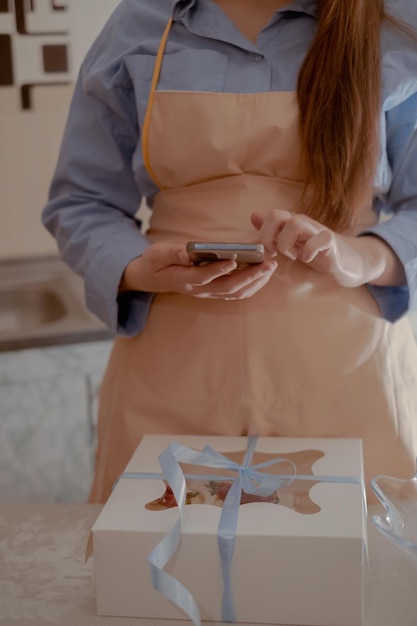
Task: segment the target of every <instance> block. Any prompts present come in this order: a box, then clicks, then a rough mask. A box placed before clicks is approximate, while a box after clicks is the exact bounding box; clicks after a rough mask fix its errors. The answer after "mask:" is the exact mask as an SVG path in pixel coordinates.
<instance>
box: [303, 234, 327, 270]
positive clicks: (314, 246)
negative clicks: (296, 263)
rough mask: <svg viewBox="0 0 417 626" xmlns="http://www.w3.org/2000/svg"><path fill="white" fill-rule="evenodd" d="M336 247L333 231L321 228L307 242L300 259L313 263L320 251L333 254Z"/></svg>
mask: <svg viewBox="0 0 417 626" xmlns="http://www.w3.org/2000/svg"><path fill="white" fill-rule="evenodd" d="M334 247H335V241H334V236H333V233H332V232H331V231H330V230H327V229H326V230H321V231H320V232H318V233H317V235H313V236H312V237H311V238H310V239H309V240H308V241H306V242H305V244H304V249H303V251H302V255H301V258H300V260H301V261H303V262H304V263H311V262H312V261H314V259H315V258H316V257H317V255H318V254H320V253H324V254H326V255H329V254H331V253H332V251H334Z"/></svg>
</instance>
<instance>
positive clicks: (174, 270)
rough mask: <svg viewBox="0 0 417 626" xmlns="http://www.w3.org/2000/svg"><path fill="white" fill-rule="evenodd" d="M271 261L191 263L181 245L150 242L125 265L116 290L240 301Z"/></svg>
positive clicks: (262, 280)
mask: <svg viewBox="0 0 417 626" xmlns="http://www.w3.org/2000/svg"><path fill="white" fill-rule="evenodd" d="M276 267H277V262H276V261H275V260H273V259H272V260H268V261H265V262H264V263H260V264H256V265H251V266H248V267H245V268H243V269H240V268H239V270H238V271H234V270H236V268H237V264H236V261H233V260H224V261H215V262H213V263H206V264H204V265H193V263H192V261H191V259H190V257H189V255H188V253H187V251H186V248H185V245H184V244H173V243H166V242H158V243H154V244H151V245H150V246H149V247H148V248H147V249H146V250H145V252H144V253H143V255H142V256H140V257H136V258H135V259H133V260H132V261H131V262H130V263H129V264H128V265H127V267H126V269H125V271H124V274H123V276H122V280H121V283H120V291H146V292H150V293H167V292H175V293H182V294H188V295H192V296H196V297H199V298H217V299H223V300H224V299H226V298H227V299H228V300H241V299H244V298H249V297H250V296H252V295H253V294H254V293H256V292H257V291H258V290H259V289H261V288H262V287H263V286H264V285H265V284H266V283H267V282H268V281H269V279H270V278H271V276H272V274H273V273H274V271H275V269H276Z"/></svg>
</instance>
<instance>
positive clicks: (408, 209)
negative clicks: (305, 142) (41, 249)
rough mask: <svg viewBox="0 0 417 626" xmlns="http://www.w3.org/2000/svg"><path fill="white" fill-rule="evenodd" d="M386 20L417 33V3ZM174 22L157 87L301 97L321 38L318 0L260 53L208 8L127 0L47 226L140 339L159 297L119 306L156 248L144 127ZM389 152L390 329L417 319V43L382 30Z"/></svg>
mask: <svg viewBox="0 0 417 626" xmlns="http://www.w3.org/2000/svg"><path fill="white" fill-rule="evenodd" d="M386 6H387V10H388V11H389V12H391V13H392V14H394V15H396V16H398V17H400V18H402V19H403V20H404V21H405V22H406V23H408V24H411V25H415V26H417V9H416V8H415V6H416V5H415V2H414V0H387V3H386ZM172 13H173V15H174V23H173V26H172V29H171V32H170V36H169V40H168V43H167V47H166V52H165V56H164V62H163V67H162V71H161V76H160V81H159V86H158V89H162V90H166V89H175V90H191V91H192V90H195V91H222V92H229V93H230V92H232V93H254V92H265V91H295V90H296V85H297V74H298V71H299V68H300V65H301V63H302V61H303V58H304V56H305V53H306V51H307V49H308V47H309V45H310V44H311V41H312V38H313V36H314V33H315V29H316V24H317V20H316V5H315V2H314V0H295V1H294V2H292V3H291V4H289V5H286V6H285V8H283V9H281V10H278V11H277V12H276V13H275V14H274V16H273V18H272V19H271V21H270V23H269V24H268V25H267V26H266V27H265V28H264V29H263V30H262V31H261V33H260V35H259V39H258V41H257V43H256V45H255V44H252V43H250V42H249V41H248V40H247V39H246V38H245V37H244V36H243V35H242V34H241V33H240V32H239V30H238V29H237V28H236V27H235V26H234V25H233V23H232V22H231V21H230V20H229V19H228V18H227V17H226V15H225V14H224V13H223V12H222V10H221V9H220V8H219V7H218V6H217V5H216V4H215V3H213V2H211V1H210V0H182V1H181V0H123V1H122V2H121V3H120V5H119V6H118V7H117V9H116V10H115V11H114V13H113V15H112V16H111V17H110V19H109V20H108V22H107V24H106V25H105V27H104V29H103V30H102V32H101V34H100V35H99V36H98V38H97V40H96V41H95V42H94V44H93V45H92V47H91V49H90V50H89V52H88V54H87V55H86V58H85V60H84V62H83V64H82V67H81V70H80V75H79V77H78V81H77V84H76V87H75V90H74V95H73V100H72V104H71V107H70V112H69V116H68V121H67V125H66V129H65V133H64V137H63V141H62V146H61V151H60V155H59V159H58V163H57V167H56V171H55V174H54V177H53V180H52V183H51V188H50V196H49V200H48V204H47V205H46V207H45V208H44V211H43V215H42V220H43V223H44V224H45V226H46V228H47V229H48V230H49V231H50V232H51V233H52V234H53V235H54V237H56V239H57V242H58V246H59V249H60V252H61V255H62V257H63V259H64V260H65V261H66V262H67V263H68V264H69V266H70V267H71V268H72V269H73V270H74V271H75V272H77V273H79V274H81V275H82V276H83V277H84V279H85V291H86V302H87V306H88V307H89V308H90V310H91V311H92V312H93V313H95V314H96V315H97V316H98V317H99V318H101V319H102V320H103V321H104V322H105V323H106V324H107V325H108V326H109V327H110V328H111V329H112V330H113V331H115V332H118V333H120V334H125V335H133V334H136V333H138V332H140V331H141V330H142V328H143V327H144V324H145V322H146V318H147V315H148V311H149V306H150V302H151V300H152V294H149V293H140V292H139V293H129V294H123V295H121V296H118V285H119V283H120V279H121V276H122V273H123V271H124V268H125V267H126V265H127V264H128V263H129V262H130V261H131V260H132V259H133V258H135V257H137V256H138V255H140V254H142V253H143V251H144V249H145V248H146V246H148V245H149V242H148V241H147V239H146V237H145V236H144V235H143V234H142V233H141V231H140V224H139V223H138V220H137V218H136V214H137V211H138V207H139V205H140V202H141V199H142V198H143V197H146V198H147V200H148V203H149V204H150V205H152V197H153V195H154V194H155V193H156V191H157V189H156V187H155V185H154V183H153V182H152V180H151V179H150V177H149V175H148V173H147V171H146V169H145V167H144V163H143V157H142V151H141V128H142V125H143V121H144V116H145V111H146V106H147V100H148V94H149V90H150V82H151V77H152V71H153V65H154V60H155V55H156V53H157V50H158V47H159V43H160V39H161V36H162V32H163V30H164V28H165V26H166V23H167V21H168V19H169V17H170V15H171V14H172ZM382 77H383V86H382V87H383V89H382V105H383V106H382V114H381V120H380V135H381V151H380V159H379V166H378V171H377V175H376V180H375V203H374V207H375V211H376V213H377V215H378V216H381V215H383V214H386V215H387V216H388V217H389V219H384V220H379V221H378V224H377V225H376V226H375V227H374V228H372V229H371V232H373V233H375V234H377V235H378V236H379V237H381V238H382V239H384V240H385V241H386V242H388V244H389V245H390V246H391V247H392V248H393V249H394V251H395V252H396V254H397V255H398V257H399V259H400V260H401V262H402V264H403V265H404V269H405V273H406V278H407V284H406V285H404V286H401V287H377V286H372V285H369V286H368V288H369V290H370V291H371V293H372V294H373V296H374V298H375V299H376V301H377V303H378V305H379V308H380V311H381V315H382V316H383V317H385V318H386V319H388V320H390V321H395V320H396V319H398V318H400V317H401V316H403V315H404V314H405V313H407V312H408V311H411V310H414V309H417V132H416V127H417V44H413V43H412V42H411V41H410V40H407V38H406V37H404V35H402V34H401V33H399V32H397V31H394V30H393V29H392V28H390V27H388V26H387V25H386V26H385V27H384V29H383V32H382Z"/></svg>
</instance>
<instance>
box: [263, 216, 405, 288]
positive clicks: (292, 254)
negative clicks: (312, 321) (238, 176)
mask: <svg viewBox="0 0 417 626" xmlns="http://www.w3.org/2000/svg"><path fill="white" fill-rule="evenodd" d="M251 221H252V224H253V225H254V226H255V228H256V229H257V231H258V235H257V238H258V240H259V242H260V243H263V245H264V246H265V249H266V250H267V252H268V253H269V254H270V255H271V256H276V254H277V252H280V253H281V254H283V255H285V256H286V257H288V258H290V259H292V260H294V261H295V260H298V261H301V262H302V263H305V264H306V265H308V266H310V267H312V268H314V269H315V270H317V271H319V272H323V273H326V274H330V275H332V276H333V278H334V280H335V281H336V283H337V284H339V285H341V286H343V287H357V286H359V285H363V284H365V283H369V282H373V283H375V284H378V283H379V279H380V277H382V275H383V274H384V272H385V270H386V265H387V258H388V257H387V255H388V254H389V255H392V254H393V253H392V250H391V249H390V248H389V247H388V246H387V244H385V242H383V241H382V240H381V239H379V238H378V237H374V236H372V235H371V236H363V237H349V236H345V235H340V234H338V233H335V232H334V231H332V230H331V229H330V228H327V227H326V226H323V225H322V224H320V223H319V222H317V221H315V220H313V219H312V218H310V217H308V216H307V215H303V214H294V213H289V212H288V211H282V210H279V209H276V210H272V211H270V212H269V213H267V214H265V215H262V214H260V213H254V214H253V215H252V216H251Z"/></svg>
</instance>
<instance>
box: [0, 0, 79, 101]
mask: <svg viewBox="0 0 417 626" xmlns="http://www.w3.org/2000/svg"><path fill="white" fill-rule="evenodd" d="M69 32H70V20H69V16H68V2H66V1H64V0H0V90H1V88H2V87H10V86H16V88H17V89H19V91H20V101H21V108H22V109H26V110H27V109H31V108H32V99H31V89H32V87H34V86H38V85H62V84H68V83H70V82H71V78H72V77H71V68H70V61H69ZM0 94H1V91H0Z"/></svg>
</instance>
